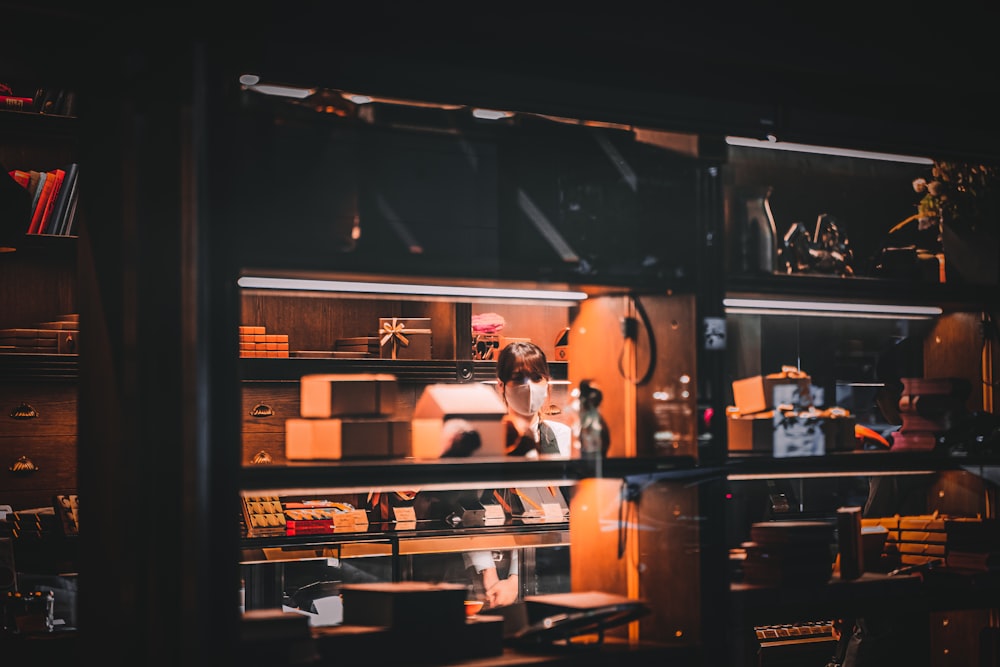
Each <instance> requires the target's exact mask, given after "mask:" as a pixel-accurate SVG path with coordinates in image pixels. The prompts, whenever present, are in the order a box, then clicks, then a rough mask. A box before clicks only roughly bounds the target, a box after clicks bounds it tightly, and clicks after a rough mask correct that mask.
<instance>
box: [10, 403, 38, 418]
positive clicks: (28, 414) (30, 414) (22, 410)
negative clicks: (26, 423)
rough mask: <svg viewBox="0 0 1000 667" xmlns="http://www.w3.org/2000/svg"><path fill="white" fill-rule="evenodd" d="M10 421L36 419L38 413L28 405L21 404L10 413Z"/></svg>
mask: <svg viewBox="0 0 1000 667" xmlns="http://www.w3.org/2000/svg"><path fill="white" fill-rule="evenodd" d="M10 418H11V419H38V412H37V411H36V410H35V409H34V408H33V407H31V406H30V405H28V404H27V403H21V405H19V406H17V407H16V408H14V409H13V410H11V411H10Z"/></svg>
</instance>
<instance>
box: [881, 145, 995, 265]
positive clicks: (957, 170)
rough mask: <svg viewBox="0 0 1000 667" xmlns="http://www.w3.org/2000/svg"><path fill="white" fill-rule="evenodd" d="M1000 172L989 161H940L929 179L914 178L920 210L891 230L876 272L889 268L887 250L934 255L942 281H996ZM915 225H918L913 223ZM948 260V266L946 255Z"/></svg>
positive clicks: (925, 256) (927, 257)
mask: <svg viewBox="0 0 1000 667" xmlns="http://www.w3.org/2000/svg"><path fill="white" fill-rule="evenodd" d="M998 175H1000V170H998V168H997V167H995V166H991V165H985V164H976V163H964V162H946V161H936V162H935V163H934V166H933V167H932V168H931V174H930V178H926V177H920V178H916V179H914V180H913V190H914V192H916V193H917V194H918V195H920V199H919V201H918V202H917V212H916V213H914V214H913V215H911V216H909V217H907V218H905V219H903V220H901V221H900V222H899V223H897V224H896V225H894V226H893V227H892V228H891V229H890V230H889V235H890V238H891V239H892V240H891V241H890V245H891V246H894V247H887V248H885V249H884V250H883V258H882V260H883V261H882V262H880V265H879V266H876V270H878V269H883V270H885V271H886V272H889V271H888V270H887V269H888V268H889V266H890V262H887V261H885V260H886V259H887V258H886V257H885V255H886V254H887V253H888V252H889V251H894V252H896V254H899V253H900V252H901V251H905V250H909V252H910V254H911V255H913V257H914V258H915V259H913V263H919V261H920V259H921V258H925V259H929V258H931V257H933V258H936V259H937V262H938V264H939V265H940V268H939V271H938V272H937V273H938V274H939V275H938V281H939V282H945V281H946V279H947V280H948V281H952V280H956V279H960V280H963V281H966V282H981V283H985V284H996V283H997V278H998V276H997V262H996V249H997V242H998V238H1000V236H998V229H997V227H998V222H1000V197H998V195H1000V190H998V188H997V184H998V179H997V176H998ZM913 223H916V224H915V225H914V224H913ZM946 258H947V269H946V268H945V264H946V263H945V259H946Z"/></svg>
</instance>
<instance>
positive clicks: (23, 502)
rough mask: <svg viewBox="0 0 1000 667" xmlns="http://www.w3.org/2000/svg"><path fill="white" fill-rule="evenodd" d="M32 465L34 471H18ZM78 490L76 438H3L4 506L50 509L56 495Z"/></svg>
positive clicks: (0, 476)
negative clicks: (29, 464)
mask: <svg viewBox="0 0 1000 667" xmlns="http://www.w3.org/2000/svg"><path fill="white" fill-rule="evenodd" d="M22 457H23V460H22ZM28 461H30V463H31V464H33V466H34V468H35V469H34V470H30V471H29V470H17V468H19V467H24V466H26V465H27V462H28ZM12 468H13V470H12ZM76 488H77V485H76V436H75V435H73V436H70V435H64V436H48V437H44V438H39V437H29V438H23V437H0V503H3V504H10V505H13V506H14V508H15V509H25V508H28V507H41V506H48V505H51V504H52V496H53V495H55V494H57V493H62V494H68V493H76Z"/></svg>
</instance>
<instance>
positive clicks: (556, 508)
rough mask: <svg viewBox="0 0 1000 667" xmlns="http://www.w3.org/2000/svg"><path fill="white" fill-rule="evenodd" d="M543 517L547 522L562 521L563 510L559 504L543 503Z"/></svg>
mask: <svg viewBox="0 0 1000 667" xmlns="http://www.w3.org/2000/svg"><path fill="white" fill-rule="evenodd" d="M542 516H543V517H545V519H546V520H547V521H552V520H555V521H562V520H563V509H562V505H560V504H559V503H542Z"/></svg>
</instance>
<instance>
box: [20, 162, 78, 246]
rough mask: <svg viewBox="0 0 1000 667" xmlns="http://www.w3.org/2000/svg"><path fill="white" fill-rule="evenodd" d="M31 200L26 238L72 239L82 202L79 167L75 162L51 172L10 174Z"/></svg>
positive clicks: (22, 171) (23, 171) (25, 171)
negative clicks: (60, 237) (44, 236)
mask: <svg viewBox="0 0 1000 667" xmlns="http://www.w3.org/2000/svg"><path fill="white" fill-rule="evenodd" d="M8 173H9V174H10V177H11V178H13V179H14V180H15V181H16V182H17V183H18V185H20V186H21V187H23V188H24V189H25V190H27V191H28V195H29V196H30V197H31V215H30V218H29V219H28V220H27V221H25V233H26V234H47V235H50V236H72V235H73V229H74V224H75V222H76V207H77V201H78V200H79V189H78V188H77V180H78V178H77V177H78V173H79V165H78V164H77V163H76V162H71V163H70V164H68V165H66V166H65V167H61V168H58V169H52V170H50V171H38V170H35V169H12V170H10V171H9V172H8Z"/></svg>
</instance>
